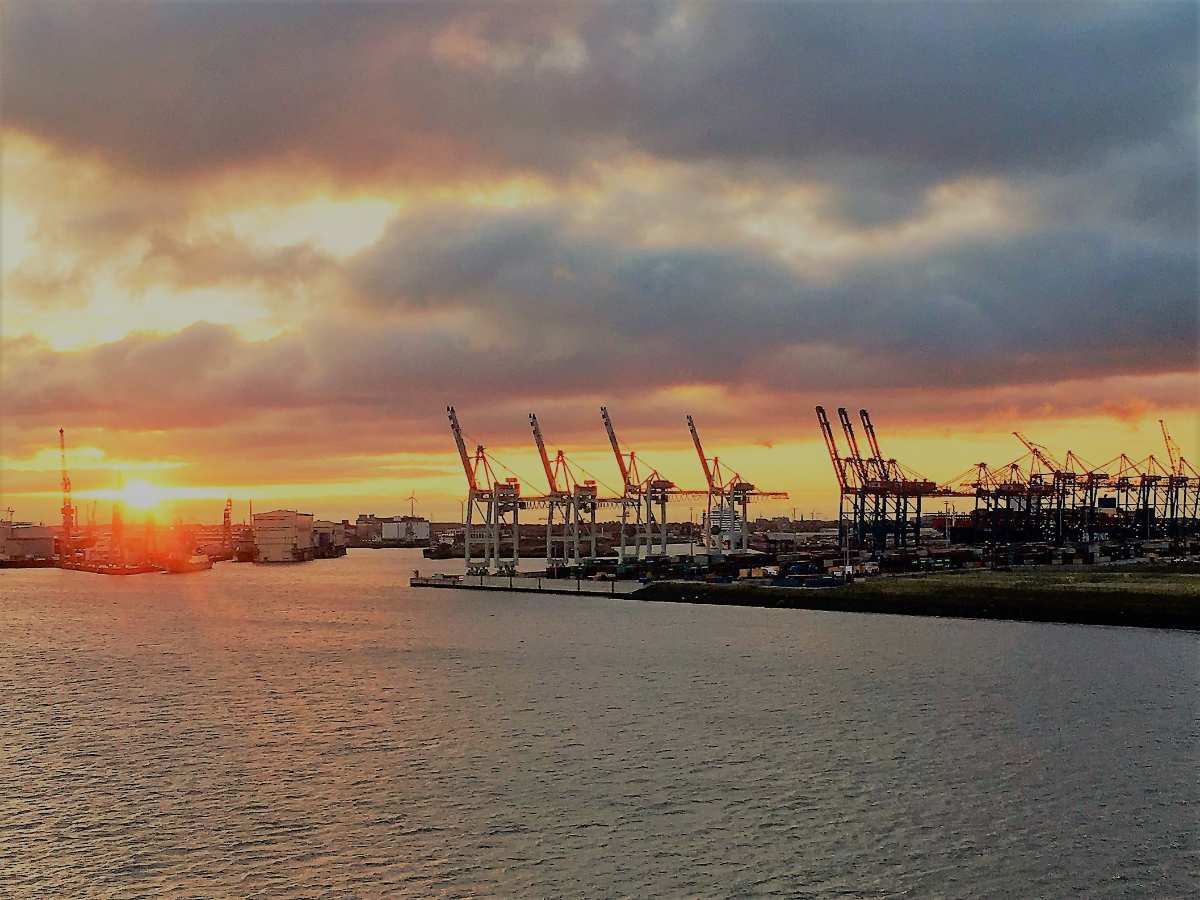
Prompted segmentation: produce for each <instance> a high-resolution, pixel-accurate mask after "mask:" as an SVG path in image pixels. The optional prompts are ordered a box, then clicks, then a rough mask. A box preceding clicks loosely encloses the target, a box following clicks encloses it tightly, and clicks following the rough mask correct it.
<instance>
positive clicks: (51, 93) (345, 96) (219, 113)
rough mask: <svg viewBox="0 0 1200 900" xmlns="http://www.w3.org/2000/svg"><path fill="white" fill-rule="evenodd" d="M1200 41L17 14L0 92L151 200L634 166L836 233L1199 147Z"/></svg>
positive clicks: (391, 14)
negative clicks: (709, 169)
mask: <svg viewBox="0 0 1200 900" xmlns="http://www.w3.org/2000/svg"><path fill="white" fill-rule="evenodd" d="M1196 18H1197V12H1196V7H1195V6H1194V5H1193V4H1191V3H1172V2H1160V3H1148V4H1128V5H1123V4H1079V3H1073V4H1062V5H1032V4H998V3H996V4H974V3H970V4H968V3H957V2H955V3H917V4H908V3H855V4H829V3H800V4H783V3H779V4H775V3H754V4H734V3H721V4H714V5H702V4H697V5H691V4H683V5H674V4H638V5H631V4H619V5H579V4H562V5H546V4H538V5H517V6H513V5H508V4H506V5H503V6H501V7H495V6H494V5H471V4H452V5H448V6H437V5H433V4H430V5H426V4H418V5H407V4H397V5H389V6H375V5H365V4H336V5H335V4H297V5H286V4H259V3H253V4H225V3H221V4H214V5H206V4H198V3H188V4H159V5H152V6H146V5H142V4H122V5H109V4H105V5H101V6H84V7H78V6H65V5H57V4H45V3H33V2H18V3H13V4H9V8H8V10H7V14H6V23H5V25H6V27H5V29H4V38H3V40H4V43H3V50H4V59H5V65H4V76H5V78H4V86H3V92H4V101H5V103H4V106H5V117H6V119H7V121H8V122H9V123H10V124H11V125H14V126H16V127H18V128H22V129H25V130H28V131H31V132H34V133H37V134H40V135H43V136H45V137H47V138H49V139H50V140H52V141H55V142H57V143H61V144H63V145H66V146H70V147H75V148H79V149H82V150H91V151H96V152H98V153H100V154H102V155H104V156H105V157H107V158H108V159H110V160H112V161H114V162H116V163H117V164H119V165H124V166H129V167H133V168H136V169H139V170H143V171H150V172H155V173H160V174H171V173H182V172H201V171H206V170H212V169H216V168H221V167H226V166H229V165H234V164H239V163H250V162H261V161H264V160H269V159H277V158H283V157H300V158H310V159H315V160H317V161H318V162H320V163H321V164H322V165H324V166H326V167H328V168H329V169H331V170H333V171H334V172H337V173H345V174H350V175H355V174H360V175H361V174H363V173H368V172H371V171H378V170H381V169H384V168H387V167H388V166H391V165H394V164H398V165H400V166H402V167H408V168H412V167H420V168H421V169H422V170H425V171H430V170H432V171H435V172H437V171H441V172H443V173H469V172H472V171H480V170H492V171H500V170H506V169H516V170H537V171H548V172H568V171H572V170H574V169H576V168H577V167H578V166H580V165H581V164H585V163H587V162H590V161H594V160H597V159H604V158H606V157H607V155H608V154H610V153H611V152H612V150H613V149H614V148H629V149H635V150H640V151H643V152H646V153H650V154H652V155H655V156H659V157H662V158H669V159H677V160H679V159H683V160H706V161H709V160H718V161H725V162H730V163H765V164H777V165H783V166H786V167H787V169H788V171H790V172H791V173H792V174H793V175H799V176H800V177H805V178H820V177H823V176H824V175H826V174H831V175H832V176H833V178H834V180H835V181H841V182H842V183H843V184H844V187H845V190H844V191H843V192H842V194H843V195H844V205H843V207H842V209H841V212H842V213H843V214H845V215H846V216H847V217H849V218H852V219H855V220H866V221H873V220H878V219H881V218H888V217H894V216H897V215H902V214H903V213H904V212H905V211H906V210H908V209H911V208H912V206H913V204H914V203H915V202H917V198H918V197H919V188H920V187H921V186H923V185H927V184H929V183H933V182H937V181H939V180H943V179H946V178H948V177H953V176H955V175H957V174H962V173H971V174H987V173H996V172H1012V171H1021V170H1028V169H1038V170H1041V169H1045V170H1049V171H1062V170H1065V169H1069V168H1073V167H1076V166H1078V165H1081V164H1084V163H1086V162H1088V161H1093V160H1098V159H1099V158H1101V157H1102V156H1103V154H1105V153H1106V152H1108V151H1110V150H1111V149H1113V148H1116V147H1121V146H1126V145H1129V144H1140V143H1145V142H1147V141H1152V140H1154V139H1155V138H1156V136H1158V135H1160V134H1162V133H1164V132H1165V131H1166V130H1168V129H1170V128H1173V127H1176V126H1177V125H1178V123H1179V122H1180V121H1181V120H1186V121H1187V123H1188V126H1189V127H1192V126H1194V115H1195V101H1196V77H1197V66H1196V55H1197V54H1196V40H1195V38H1196ZM564 41H569V42H571V43H569V44H567V45H566V46H567V51H565V52H559V50H558V49H557V48H558V47H559V46H560V45H561V44H562V43H563V42H564ZM464 48H465V49H464ZM876 167H882V168H880V169H878V172H876ZM873 172H875V174H872V173H873ZM880 172H881V173H882V175H881V174H879V173H880ZM872 181H874V182H875V183H876V185H875V187H871V185H870V184H869V182H872ZM855 182H864V183H867V184H866V190H864V191H863V192H862V193H861V194H859V193H856V192H855V191H854V189H853V185H854V183H855ZM881 184H882V187H880V185H881Z"/></svg>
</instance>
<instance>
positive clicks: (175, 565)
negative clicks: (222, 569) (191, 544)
mask: <svg viewBox="0 0 1200 900" xmlns="http://www.w3.org/2000/svg"><path fill="white" fill-rule="evenodd" d="M212 567H213V564H212V560H211V559H209V558H208V557H207V556H205V555H204V554H203V553H194V554H192V555H191V556H189V557H188V558H187V559H181V558H179V557H170V558H169V559H167V560H166V562H165V563H164V568H166V570H167V571H168V572H170V573H171V574H173V575H181V574H183V573H185V572H203V571H205V570H206V569H211V568H212Z"/></svg>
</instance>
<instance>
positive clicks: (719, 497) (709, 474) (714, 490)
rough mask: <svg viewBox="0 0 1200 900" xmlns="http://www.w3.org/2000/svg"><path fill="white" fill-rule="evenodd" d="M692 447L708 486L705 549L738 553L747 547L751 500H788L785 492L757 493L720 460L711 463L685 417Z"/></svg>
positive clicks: (714, 458)
mask: <svg viewBox="0 0 1200 900" xmlns="http://www.w3.org/2000/svg"><path fill="white" fill-rule="evenodd" d="M687 426H688V431H689V432H691V435H692V444H693V446H694V447H695V448H696V455H697V456H698V457H699V458H700V470H701V471H702V472H703V473H704V480H705V482H706V483H707V486H708V490H707V504H708V505H707V509H706V511H705V516H704V522H705V529H704V545H705V547H707V548H708V549H709V550H716V551H724V550H729V551H737V550H747V549H749V547H750V523H749V505H750V502H751V500H761V499H780V500H786V499H787V492H786V491H760V490H759V489H758V488H757V487H755V485H753V484H752V483H751V482H749V481H747V480H746V479H745V478H743V477H742V476H741V475H740V474H739V473H737V472H735V471H733V470H731V469H729V468H728V467H726V466H722V465H721V459H720V457H717V456H714V457H712V458H711V459H710V458H709V457H708V455H707V454H706V453H705V452H704V445H703V444H702V443H701V442H700V432H699V431H698V430H697V429H696V421H695V419H693V418H692V417H691V416H690V415H689V416H688V417H687Z"/></svg>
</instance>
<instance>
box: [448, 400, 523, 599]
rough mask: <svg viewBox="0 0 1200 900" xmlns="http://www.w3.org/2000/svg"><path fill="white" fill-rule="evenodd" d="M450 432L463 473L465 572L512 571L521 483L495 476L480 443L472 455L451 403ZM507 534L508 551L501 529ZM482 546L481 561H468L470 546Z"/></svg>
mask: <svg viewBox="0 0 1200 900" xmlns="http://www.w3.org/2000/svg"><path fill="white" fill-rule="evenodd" d="M446 415H447V417H448V418H449V420H450V432H451V434H453V435H454V443H455V446H456V447H457V448H458V457H459V460H460V461H461V462H462V467H463V474H465V475H466V477H467V503H466V515H465V516H464V522H463V548H464V553H465V557H466V568H467V573H468V574H472V575H474V574H487V573H488V572H490V571H493V570H494V571H497V572H507V573H512V572H516V570H517V564H518V563H519V561H520V557H521V531H520V509H521V484H520V481H519V480H518V479H516V478H505V479H504V480H500V479H498V478H496V475H495V472H493V471H492V466H491V463H490V462H489V460H488V456H487V451H486V450H485V449H484V446H483V444H477V445H476V447H475V453H474V455H471V454H469V453H468V452H467V444H466V441H465V439H464V438H463V432H462V427H461V426H460V425H459V422H458V414H457V413H456V412H455V410H454V407H453V406H447V407H446ZM476 516H480V517H481V518H482V519H483V521H482V528H483V534H482V535H481V536H480V537H478V538H476V536H475V532H474V526H475V517H476ZM506 529H507V530H508V531H509V533H510V535H511V541H510V549H511V555H510V554H507V553H505V552H504V547H503V544H502V540H503V536H504V532H505V530H506ZM475 544H479V545H480V546H481V547H482V550H483V554H482V562H481V563H480V564H478V565H476V564H473V563H472V559H473V556H472V553H471V551H472V548H473V547H474V545H475Z"/></svg>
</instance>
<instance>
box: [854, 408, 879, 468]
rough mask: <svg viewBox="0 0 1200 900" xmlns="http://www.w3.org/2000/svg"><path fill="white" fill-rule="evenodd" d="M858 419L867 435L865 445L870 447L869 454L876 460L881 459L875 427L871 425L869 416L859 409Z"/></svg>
mask: <svg viewBox="0 0 1200 900" xmlns="http://www.w3.org/2000/svg"><path fill="white" fill-rule="evenodd" d="M858 417H859V418H860V419H862V423H863V431H865V432H866V434H867V443H868V444H870V445H871V453H872V454H874V456H875V458H876V459H883V453H881V452H880V450H879V439H878V438H877V437H876V436H875V426H874V425H872V424H871V414H870V413H869V412H867V411H866V410H865V409H860V410H859V411H858Z"/></svg>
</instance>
